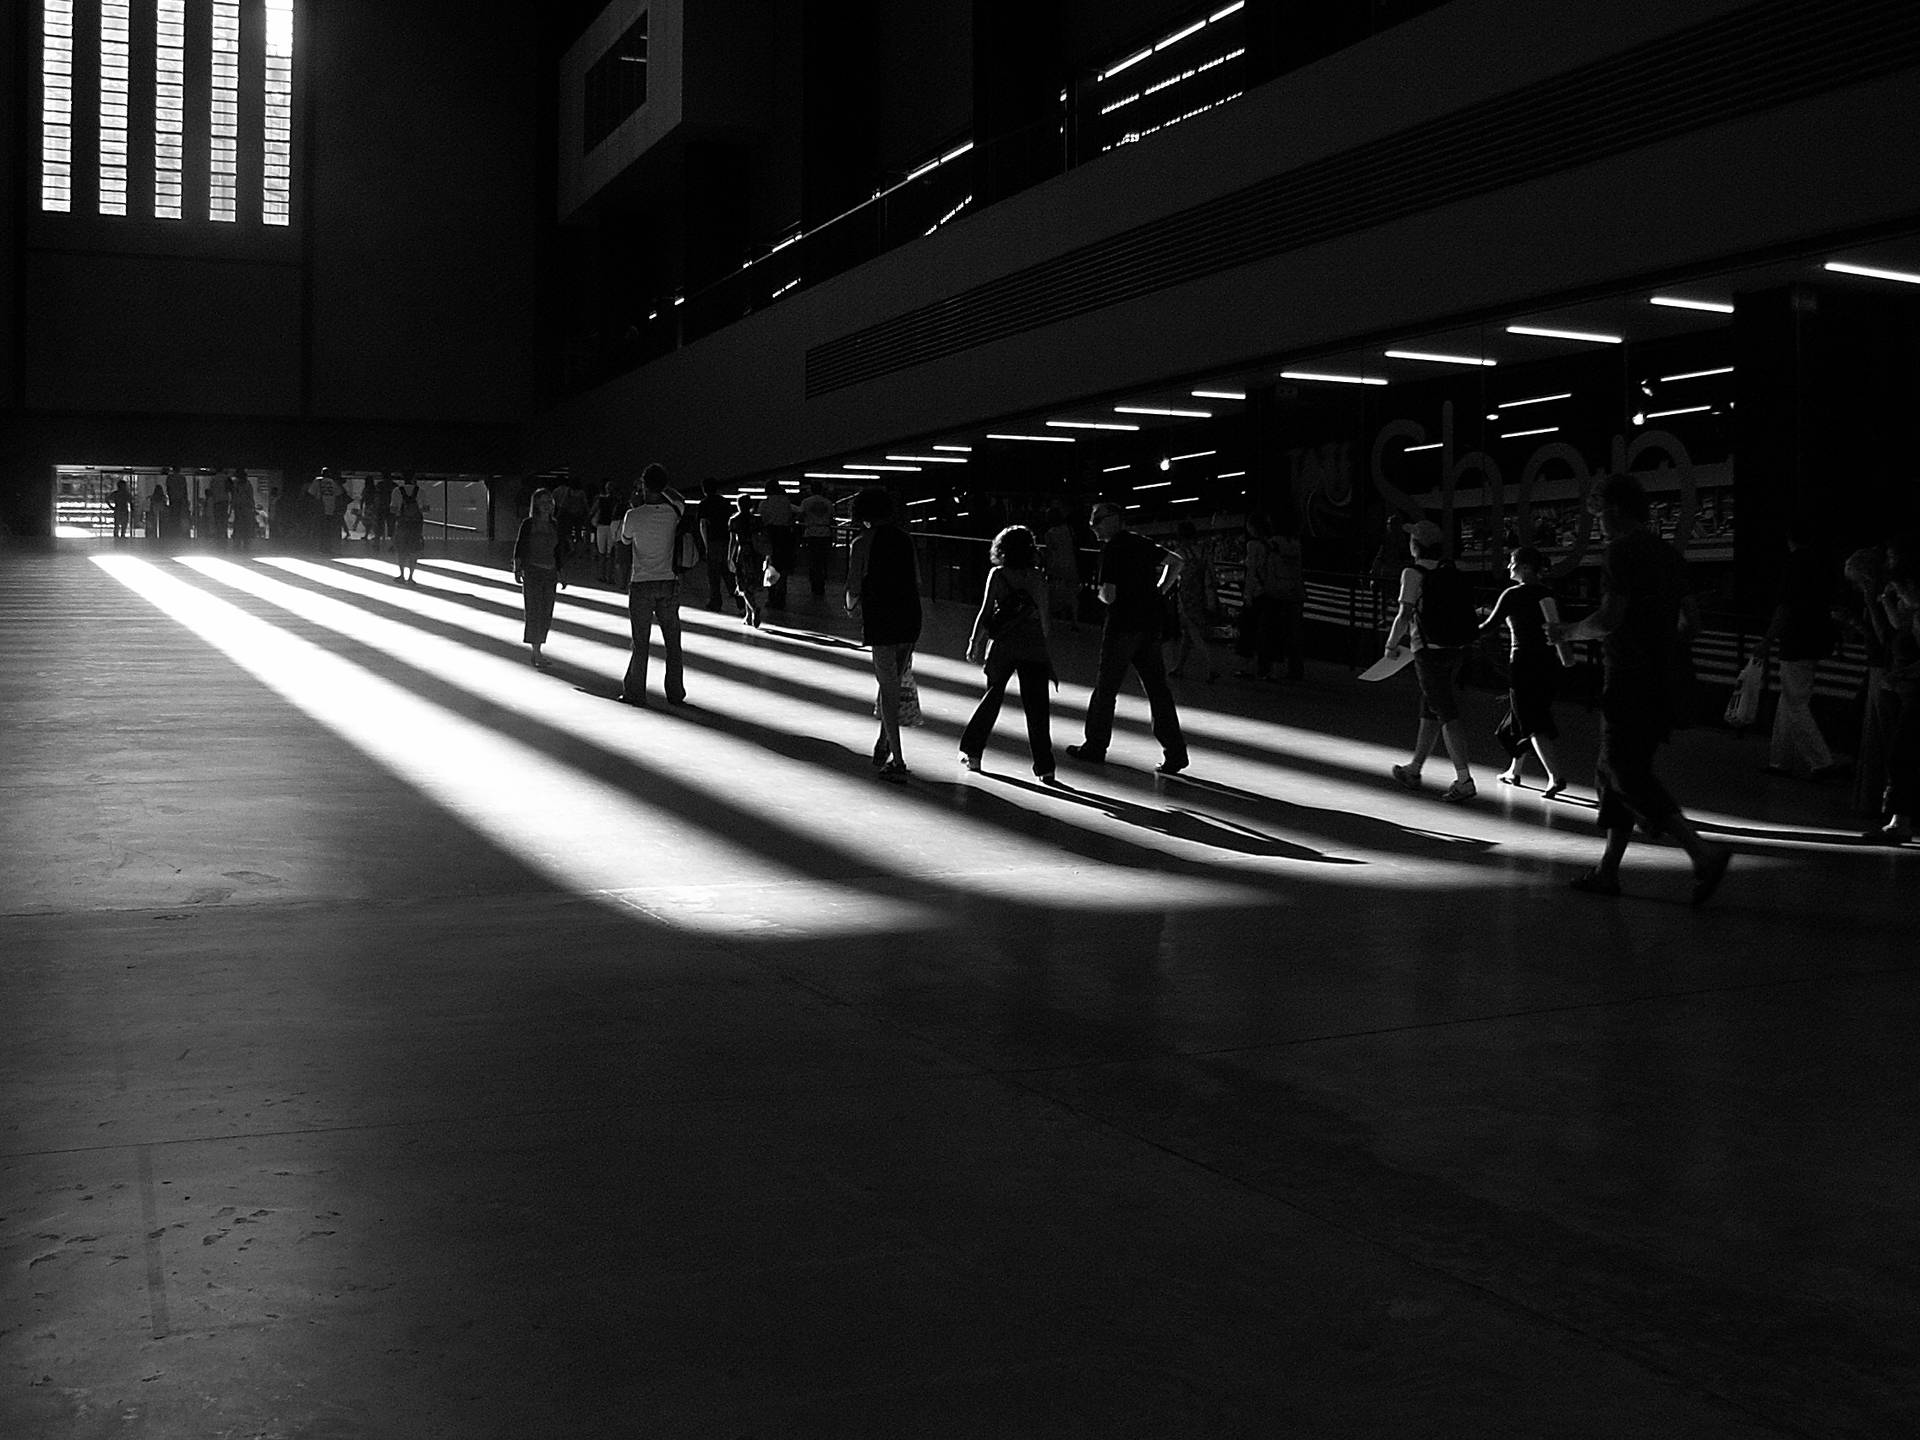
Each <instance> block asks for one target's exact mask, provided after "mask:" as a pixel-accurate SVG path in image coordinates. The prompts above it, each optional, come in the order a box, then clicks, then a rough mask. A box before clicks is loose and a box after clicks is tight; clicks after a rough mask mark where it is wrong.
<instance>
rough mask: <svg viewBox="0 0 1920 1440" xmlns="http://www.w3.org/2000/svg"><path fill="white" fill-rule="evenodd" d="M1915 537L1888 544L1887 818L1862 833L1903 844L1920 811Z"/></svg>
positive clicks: (1884, 606)
mask: <svg viewBox="0 0 1920 1440" xmlns="http://www.w3.org/2000/svg"><path fill="white" fill-rule="evenodd" d="M1915 555H1916V549H1915V547H1914V545H1913V543H1912V541H1911V538H1910V537H1909V538H1908V539H1905V540H1902V541H1899V542H1896V543H1895V544H1892V545H1889V546H1888V547H1887V572H1886V582H1887V583H1886V588H1885V589H1884V590H1883V591H1882V592H1881V594H1880V596H1879V597H1878V602H1877V603H1878V604H1879V606H1880V610H1881V616H1882V618H1883V619H1884V621H1885V622H1886V623H1885V625H1884V626H1883V629H1882V633H1883V634H1884V635H1885V636H1886V641H1887V689H1888V691H1889V692H1890V694H1891V696H1892V701H1893V704H1892V710H1891V713H1890V715H1889V716H1888V717H1887V719H1888V722H1889V723H1888V728H1887V735H1886V757H1887V758H1886V774H1887V784H1886V789H1885V791H1884V792H1883V794H1882V797H1881V800H1880V803H1879V806H1878V807H1877V812H1876V813H1878V814H1879V815H1880V816H1881V817H1882V818H1883V819H1884V820H1885V821H1886V823H1885V824H1884V825H1883V826H1881V827H1880V828H1878V829H1875V830H1869V831H1867V833H1866V835H1865V836H1864V837H1863V838H1864V839H1867V840H1872V841H1875V842H1877V843H1879V844H1882V845H1904V844H1906V843H1907V842H1908V841H1909V840H1911V839H1913V836H1914V824H1915V820H1916V817H1920V565H1916V562H1915V558H1914V557H1915Z"/></svg>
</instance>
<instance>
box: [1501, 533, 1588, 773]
mask: <svg viewBox="0 0 1920 1440" xmlns="http://www.w3.org/2000/svg"><path fill="white" fill-rule="evenodd" d="M1545 568H1546V562H1545V559H1544V557H1543V556H1542V555H1541V554H1540V552H1539V551H1538V550H1536V549H1534V548H1533V547H1532V546H1531V545H1522V546H1521V547H1520V548H1519V549H1517V550H1515V551H1514V552H1513V554H1512V556H1511V557H1509V558H1508V560H1507V576H1508V578H1509V579H1511V580H1512V581H1513V584H1512V585H1510V586H1508V587H1507V588H1506V589H1505V590H1502V591H1501V592H1500V598H1499V599H1498V600H1496V601H1495V602H1494V604H1493V609H1492V611H1490V612H1489V613H1488V615H1487V618H1486V620H1485V621H1483V622H1482V624H1481V626H1480V629H1481V630H1482V632H1488V631H1498V630H1499V628H1500V627H1501V626H1502V625H1505V626H1506V627H1507V637H1508V641H1509V648H1508V673H1507V718H1506V720H1505V721H1503V722H1502V723H1501V724H1500V725H1499V726H1498V727H1496V728H1495V730H1494V734H1495V736H1496V737H1497V738H1498V739H1499V741H1500V743H1501V745H1503V746H1504V747H1505V748H1506V752H1507V768H1506V769H1504V770H1502V771H1501V772H1500V774H1499V777H1498V778H1499V781H1500V783H1501V784H1502V785H1518V784H1519V783H1520V777H1521V773H1522V771H1524V770H1525V769H1526V761H1527V750H1528V748H1529V747H1531V748H1532V750H1533V753H1534V754H1535V755H1538V756H1539V757H1540V767H1541V768H1542V769H1543V770H1545V771H1546V772H1547V786H1546V789H1545V790H1544V791H1542V792H1541V794H1542V796H1543V798H1545V799H1548V800H1551V799H1552V798H1553V797H1554V796H1556V795H1558V794H1559V793H1560V792H1561V791H1562V790H1564V789H1566V788H1567V782H1566V780H1565V778H1564V776H1563V773H1562V771H1561V769H1560V762H1559V759H1558V756H1557V754H1556V752H1555V749H1554V741H1556V740H1558V739H1559V738H1560V727H1559V726H1558V725H1556V724H1555V723H1554V719H1553V694H1554V691H1555V690H1557V689H1558V688H1559V685H1560V657H1559V656H1558V655H1556V654H1555V653H1554V650H1553V647H1552V646H1551V645H1549V644H1548V643H1547V624H1548V620H1549V614H1548V607H1549V606H1550V605H1551V604H1552V603H1553V592H1552V591H1551V590H1549V589H1548V588H1547V587H1546V586H1545V585H1543V584H1541V583H1540V573H1541V571H1543V570H1544V569H1545Z"/></svg>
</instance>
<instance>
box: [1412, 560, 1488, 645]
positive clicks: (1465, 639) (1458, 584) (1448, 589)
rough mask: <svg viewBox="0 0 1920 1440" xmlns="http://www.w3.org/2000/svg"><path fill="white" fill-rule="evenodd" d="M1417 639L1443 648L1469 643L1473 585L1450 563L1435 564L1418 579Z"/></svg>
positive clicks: (1472, 615) (1472, 634) (1472, 628)
mask: <svg viewBox="0 0 1920 1440" xmlns="http://www.w3.org/2000/svg"><path fill="white" fill-rule="evenodd" d="M1417 613H1418V615H1419V619H1420V640H1421V643H1422V644H1426V645H1435V646H1438V647H1440V648H1441V649H1444V650H1457V649H1459V648H1461V647H1462V646H1465V645H1471V644H1472V643H1473V637H1474V632H1475V630H1476V628H1477V626H1476V620H1475V616H1474V613H1473V587H1472V586H1471V585H1470V584H1469V583H1468V581H1467V577H1466V576H1464V575H1462V574H1461V573H1460V572H1459V571H1458V570H1456V569H1455V568H1454V567H1453V566H1452V565H1449V564H1442V565H1436V566H1434V568H1433V569H1431V570H1429V571H1427V573H1426V577H1425V578H1424V579H1423V580H1421V582H1420V605H1419V609H1418V612H1417Z"/></svg>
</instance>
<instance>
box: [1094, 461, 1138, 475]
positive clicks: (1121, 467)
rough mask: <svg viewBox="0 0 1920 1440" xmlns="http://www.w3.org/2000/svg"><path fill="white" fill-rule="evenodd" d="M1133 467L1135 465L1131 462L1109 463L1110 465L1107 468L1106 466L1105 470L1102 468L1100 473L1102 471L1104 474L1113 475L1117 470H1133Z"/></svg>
mask: <svg viewBox="0 0 1920 1440" xmlns="http://www.w3.org/2000/svg"><path fill="white" fill-rule="evenodd" d="M1132 468H1133V466H1132V465H1130V464H1128V465H1109V466H1107V468H1106V469H1104V470H1102V471H1101V472H1100V473H1101V474H1102V475H1112V474H1114V473H1116V472H1117V471H1121V470H1131V469H1132Z"/></svg>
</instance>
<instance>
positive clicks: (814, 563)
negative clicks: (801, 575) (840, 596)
mask: <svg viewBox="0 0 1920 1440" xmlns="http://www.w3.org/2000/svg"><path fill="white" fill-rule="evenodd" d="M802 543H804V544H805V545H806V547H807V584H808V585H809V586H810V587H811V588H812V590H813V597H814V599H816V600H817V599H819V598H820V597H821V596H822V595H824V594H826V593H827V564H828V562H829V561H830V560H831V559H832V557H833V537H832V536H831V535H809V536H807V538H806V539H805V541H803V542H802Z"/></svg>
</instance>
